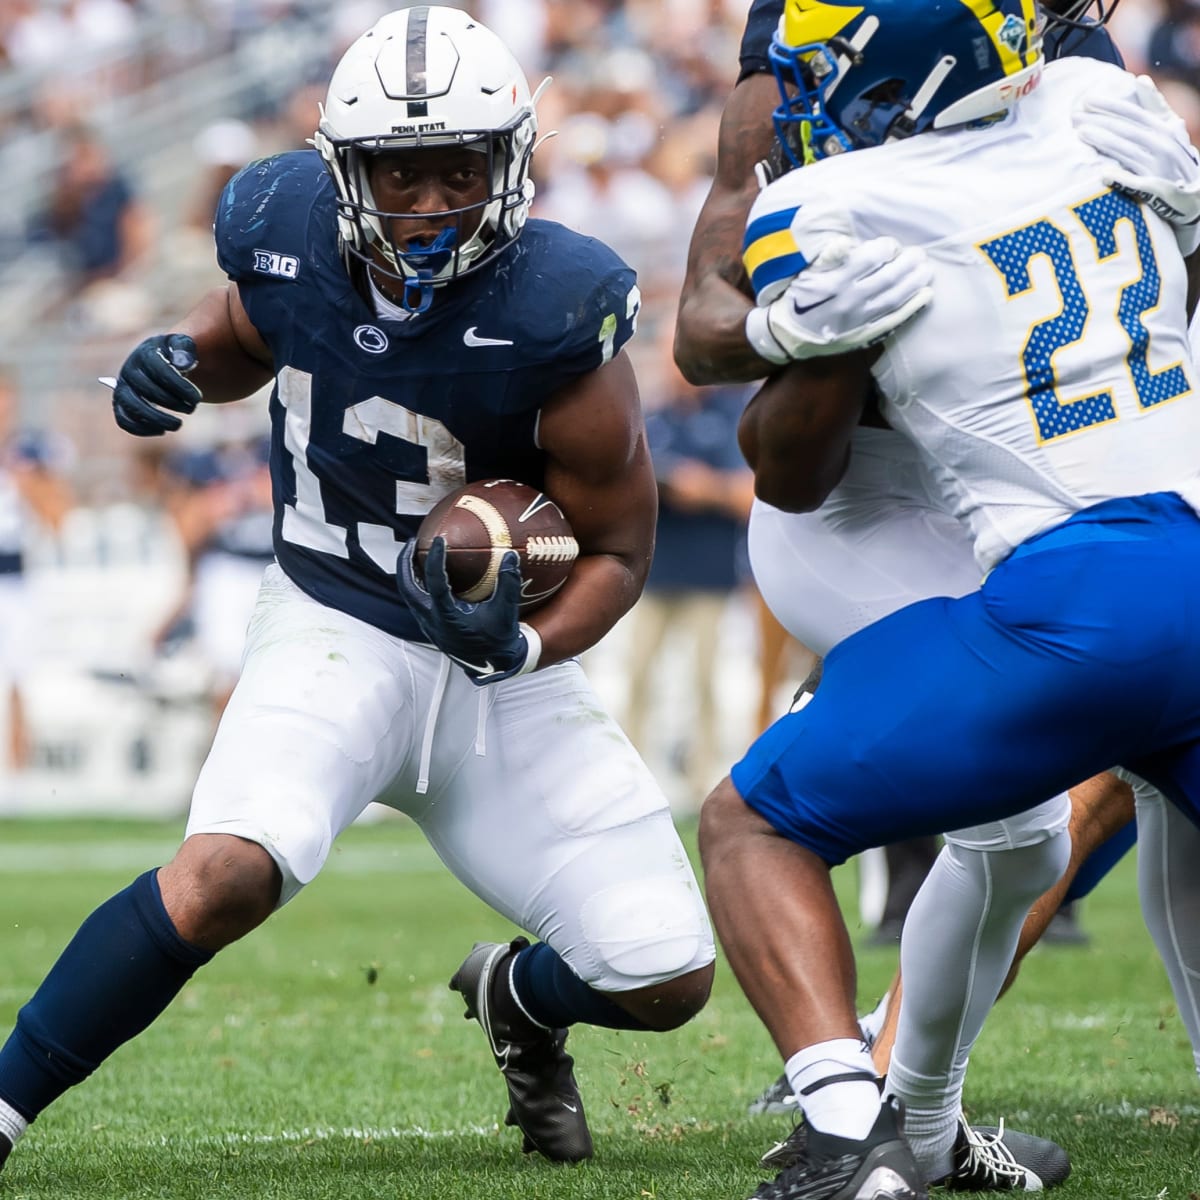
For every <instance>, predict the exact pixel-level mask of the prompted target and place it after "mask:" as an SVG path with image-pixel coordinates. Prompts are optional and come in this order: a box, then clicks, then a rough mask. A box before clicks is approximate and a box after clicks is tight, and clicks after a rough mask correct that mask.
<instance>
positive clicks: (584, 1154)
mask: <svg viewBox="0 0 1200 1200" xmlns="http://www.w3.org/2000/svg"><path fill="white" fill-rule="evenodd" d="M528 945H529V942H528V941H527V940H526V939H525V938H516V939H514V940H513V941H512V942H511V943H509V944H507V945H506V944H504V943H503V942H476V943H475V945H474V947H473V948H472V950H471V953H470V954H468V955H467V958H466V961H465V962H464V963H463V965H462V966H461V967H459V968H458V970H457V971H455V973H454V977H453V978H452V979H451V980H450V987H451V988H452V989H453V990H454V991H456V992H459V993H460V994H461V995H462V997H463V999H464V1000H465V1001H466V1002H467V1013H466V1015H467V1017H468V1018H474V1019H475V1020H476V1021H478V1022H479V1024H480V1025H482V1026H483V1031H484V1033H486V1034H487V1038H488V1044H489V1045H490V1046H491V1049H492V1057H493V1058H494V1059H495V1060H496V1066H498V1067H499V1068H500V1071H501V1073H502V1074H503V1075H504V1083H505V1086H506V1087H507V1088H508V1103H509V1110H508V1115H507V1116H506V1117H505V1118H504V1123H505V1124H506V1125H516V1126H517V1128H518V1129H520V1130H521V1133H522V1134H523V1135H524V1142H523V1144H522V1149H523V1150H524V1151H525V1152H526V1153H532V1152H533V1151H537V1153H538V1154H542V1155H544V1156H545V1157H546V1158H548V1159H550V1160H551V1162H561V1163H575V1162H582V1161H583V1160H584V1159H587V1158H591V1157H592V1135H591V1132H590V1131H589V1130H588V1125H587V1117H586V1116H585V1114H584V1111H583V1098H582V1097H581V1096H580V1094H579V1087H578V1085H577V1084H576V1083H575V1075H574V1072H573V1071H572V1068H573V1067H574V1065H575V1060H574V1059H572V1057H571V1056H570V1055H569V1054H568V1053H567V1051H566V1048H565V1043H566V1040H567V1031H566V1030H565V1029H546V1028H544V1027H543V1026H541V1025H538V1024H537V1023H536V1022H534V1021H531V1020H530V1019H529V1018H528V1017H527V1016H526V1015H525V1014H524V1013H523V1012H522V1011H521V1008H520V1006H519V1005H518V1004H517V1001H516V997H514V996H513V994H512V989H511V987H510V986H509V975H508V971H509V965H510V963H511V962H512V959H513V957H514V955H516V954H517V952H518V951H520V950H523V949H524V948H525V947H526V946H528Z"/></svg>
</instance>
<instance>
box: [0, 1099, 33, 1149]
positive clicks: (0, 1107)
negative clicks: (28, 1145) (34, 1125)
mask: <svg viewBox="0 0 1200 1200" xmlns="http://www.w3.org/2000/svg"><path fill="white" fill-rule="evenodd" d="M28 1128H29V1122H28V1121H26V1120H25V1118H24V1117H23V1116H21V1114H20V1113H19V1112H17V1110H16V1109H15V1108H12V1107H11V1106H10V1105H8V1104H5V1103H4V1101H3V1100H0V1133H2V1134H4V1136H5V1137H6V1138H8V1140H9V1141H10V1142H12V1144H13V1145H14V1146H15V1145H16V1144H17V1139H18V1138H19V1137H20V1136H21V1134H23V1133H24V1132H25V1130H26V1129H28Z"/></svg>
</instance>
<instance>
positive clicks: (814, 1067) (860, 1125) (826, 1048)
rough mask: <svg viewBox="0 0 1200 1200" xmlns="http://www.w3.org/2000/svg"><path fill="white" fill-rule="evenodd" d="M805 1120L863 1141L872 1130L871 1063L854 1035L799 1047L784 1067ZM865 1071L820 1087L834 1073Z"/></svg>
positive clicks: (875, 1098) (875, 1101) (874, 1090)
mask: <svg viewBox="0 0 1200 1200" xmlns="http://www.w3.org/2000/svg"><path fill="white" fill-rule="evenodd" d="M785 1069H786V1071H787V1077H788V1082H789V1083H790V1084H791V1085H792V1091H793V1092H795V1094H796V1098H797V1100H798V1101H799V1102H800V1107H801V1108H802V1109H803V1110H804V1119H805V1120H806V1121H807V1122H808V1123H809V1124H810V1125H811V1126H813V1128H814V1129H819V1130H821V1132H822V1133H832V1134H836V1135H837V1136H838V1137H844V1138H853V1139H854V1140H855V1141H861V1140H862V1139H863V1138H865V1137H866V1136H867V1134H868V1133H870V1132H871V1126H872V1125H874V1124H875V1119H876V1118H877V1117H878V1116H879V1105H880V1099H879V1087H878V1085H877V1084H876V1083H875V1064H874V1063H873V1062H872V1061H871V1052H870V1050H869V1049H868V1048H867V1044H866V1042H861V1041H859V1040H858V1039H857V1038H834V1039H833V1040H831V1041H828V1042H818V1043H817V1044H816V1045H815V1046H806V1047H805V1048H804V1049H803V1050H798V1051H797V1052H796V1053H795V1054H793V1055H792V1057H791V1058H789V1059H788V1060H787V1064H786V1066H785ZM854 1074H863V1075H864V1076H865V1078H862V1079H845V1080H839V1081H838V1082H837V1083H828V1084H825V1086H823V1087H822V1086H821V1081H822V1080H825V1079H829V1078H830V1077H831V1076H837V1075H854Z"/></svg>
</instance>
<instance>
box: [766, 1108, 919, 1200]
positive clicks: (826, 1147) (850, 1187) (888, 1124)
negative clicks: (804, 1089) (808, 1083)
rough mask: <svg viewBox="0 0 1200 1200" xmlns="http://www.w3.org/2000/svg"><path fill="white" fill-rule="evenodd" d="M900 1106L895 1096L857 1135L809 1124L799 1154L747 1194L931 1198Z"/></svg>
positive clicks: (854, 1199) (776, 1198)
mask: <svg viewBox="0 0 1200 1200" xmlns="http://www.w3.org/2000/svg"><path fill="white" fill-rule="evenodd" d="M903 1114H904V1110H903V1106H902V1105H901V1104H900V1102H899V1101H898V1100H896V1099H895V1098H894V1097H893V1098H890V1099H888V1100H885V1101H884V1102H883V1106H882V1107H881V1108H880V1110H879V1116H878V1117H877V1118H876V1120H875V1124H874V1125H873V1126H872V1128H871V1132H870V1133H869V1134H867V1136H866V1137H865V1138H863V1139H862V1140H861V1141H856V1140H855V1139H853V1138H843V1137H837V1136H836V1135H834V1134H831V1133H822V1132H821V1131H820V1130H819V1129H814V1128H813V1127H812V1126H808V1133H807V1137H806V1146H805V1150H804V1155H803V1157H801V1158H799V1159H798V1160H797V1161H795V1162H794V1163H792V1165H791V1166H789V1167H785V1168H784V1169H783V1170H782V1171H780V1172H779V1174H778V1175H776V1176H775V1178H774V1179H773V1180H770V1181H769V1182H765V1183H762V1184H760V1185H759V1187H758V1190H757V1191H756V1192H755V1193H754V1195H753V1196H752V1197H751V1200H929V1193H928V1192H927V1191H926V1190H925V1184H924V1183H923V1182H922V1179H921V1171H920V1168H919V1167H918V1166H917V1160H916V1159H915V1158H914V1157H913V1153H912V1150H911V1148H910V1147H909V1145H908V1143H907V1142H906V1141H905V1140H904V1134H903V1132H902V1129H903V1123H904V1115H903Z"/></svg>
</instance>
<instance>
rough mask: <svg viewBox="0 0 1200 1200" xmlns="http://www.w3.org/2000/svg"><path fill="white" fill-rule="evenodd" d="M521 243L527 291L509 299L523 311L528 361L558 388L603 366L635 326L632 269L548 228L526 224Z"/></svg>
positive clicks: (604, 249) (578, 237)
mask: <svg viewBox="0 0 1200 1200" xmlns="http://www.w3.org/2000/svg"><path fill="white" fill-rule="evenodd" d="M522 243H525V245H524V246H523V249H524V250H525V251H527V252H528V253H529V259H528V261H527V263H526V264H524V265H525V270H524V272H523V275H522V278H523V280H525V281H527V285H526V286H525V287H522V288H521V289H520V291H519V292H518V293H516V296H515V297H514V298H515V299H516V300H517V302H518V303H520V304H521V305H522V307H526V306H527V307H526V311H525V314H524V317H523V320H522V324H523V325H524V326H525V328H526V330H527V331H528V334H529V338H530V342H529V350H530V352H531V354H532V356H533V357H534V358H536V359H537V360H540V362H541V363H542V364H544V367H545V369H547V370H549V371H550V372H551V373H552V374H553V375H555V376H556V377H557V378H558V379H559V380H560V382H561V383H565V382H567V381H568V380H569V379H571V378H575V377H577V376H580V375H585V374H587V373H588V372H590V371H594V370H596V369H597V368H598V367H601V366H603V365H604V364H605V363H606V362H608V361H609V360H610V359H611V358H613V356H614V355H616V354H617V353H619V351H620V350H621V349H622V347H623V346H624V345H625V344H626V342H628V341H629V339H630V338H631V337H632V336H633V333H634V330H635V328H636V327H637V315H638V307H639V305H640V303H641V296H640V293H639V292H638V289H637V276H636V274H635V273H634V271H633V269H632V268H631V267H629V266H627V265H626V263H625V262H624V261H623V260H622V259H621V258H620V257H619V256H618V255H617V254H616V253H615V252H614V251H613V250H611V249H609V247H608V246H606V245H605V244H604V243H603V242H599V241H597V240H596V239H595V238H590V237H585V236H583V235H582V234H579V233H575V232H574V231H573V230H569V229H566V228H564V227H563V226H561V225H557V224H555V223H554V222H550V221H537V222H533V221H531V222H530V223H529V228H528V229H527V230H526V231H525V233H523V234H522ZM518 244H519V245H520V244H521V243H518Z"/></svg>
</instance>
